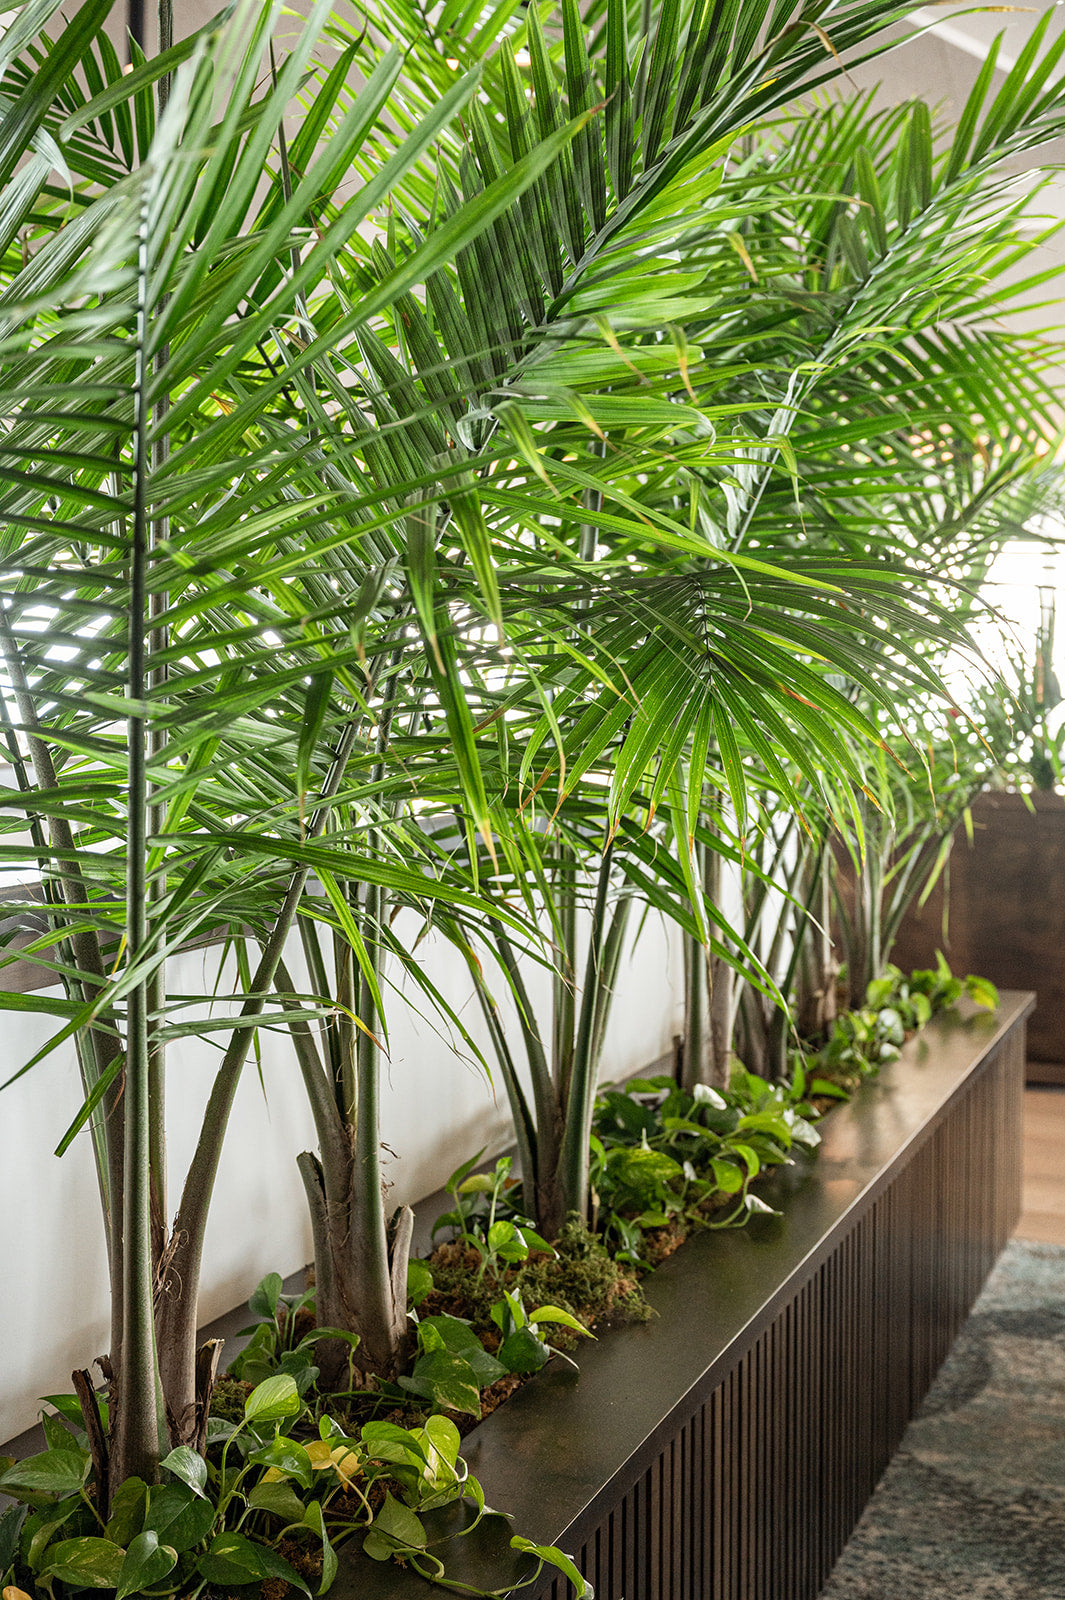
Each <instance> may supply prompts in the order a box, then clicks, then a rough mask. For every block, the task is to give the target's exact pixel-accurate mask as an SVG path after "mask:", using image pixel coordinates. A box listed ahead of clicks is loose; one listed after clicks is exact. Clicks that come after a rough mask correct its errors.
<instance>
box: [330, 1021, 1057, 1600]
mask: <svg viewBox="0 0 1065 1600" xmlns="http://www.w3.org/2000/svg"><path fill="white" fill-rule="evenodd" d="M1031 1003H1032V1001H1031V996H1029V995H1022V994H1009V995H1006V996H1004V997H1003V1003H1002V1006H1001V1008H1000V1010H999V1012H998V1014H997V1016H995V1017H988V1016H985V1015H976V1016H974V1015H972V1013H971V1011H968V1010H966V1011H959V1012H957V1013H948V1014H946V1015H944V1016H943V1017H941V1018H939V1019H937V1020H936V1021H935V1022H934V1023H932V1024H931V1025H930V1026H929V1027H928V1028H927V1029H925V1030H924V1033H923V1034H922V1035H921V1036H919V1038H918V1039H916V1040H913V1041H911V1043H910V1044H909V1045H907V1047H906V1049H905V1051H904V1052H903V1057H902V1059H901V1060H900V1061H899V1062H898V1063H896V1064H895V1065H894V1066H893V1067H891V1068H888V1069H887V1070H886V1071H885V1072H884V1073H883V1074H882V1076H881V1078H880V1079H879V1080H877V1081H876V1082H873V1083H869V1084H867V1085H865V1086H864V1087H863V1089H862V1090H861V1091H860V1093H859V1095H858V1096H857V1097H856V1098H855V1100H854V1102H853V1103H852V1104H851V1105H849V1106H846V1107H844V1108H841V1109H840V1110H838V1111H836V1112H834V1113H833V1115H832V1116H831V1117H830V1118H829V1119H828V1120H827V1122H826V1123H825V1125H824V1130H823V1131H824V1142H823V1146H822V1151H821V1153H820V1155H819V1157H817V1158H815V1159H813V1160H806V1159H803V1160H801V1161H799V1162H797V1163H796V1165H795V1166H794V1167H792V1168H790V1169H788V1170H787V1171H785V1172H783V1173H781V1174H779V1175H778V1177H777V1179H775V1180H774V1183H775V1188H776V1194H775V1200H776V1203H777V1204H779V1205H781V1207H782V1208H783V1211H784V1215H783V1217H782V1218H781V1219H780V1220H779V1221H775V1220H773V1219H769V1220H768V1223H767V1225H763V1226H762V1227H761V1228H759V1229H758V1230H757V1231H756V1232H755V1233H754V1236H753V1237H752V1236H751V1235H750V1232H748V1234H746V1235H742V1236H741V1235H737V1234H707V1235H703V1236H702V1237H701V1238H699V1239H696V1240H694V1241H692V1242H691V1243H690V1244H688V1245H687V1246H685V1247H684V1249H683V1250H681V1251H680V1252H678V1254H677V1255H676V1256H675V1257H673V1258H672V1259H671V1260H670V1261H669V1262H667V1263H666V1264H665V1265H664V1266H663V1267H662V1268H660V1269H659V1271H658V1272H656V1273H655V1274H654V1276H653V1278H652V1279H651V1280H650V1281H649V1285H648V1293H649V1298H650V1299H651V1301H652V1303H653V1304H654V1305H655V1306H656V1309H657V1310H658V1312H659V1317H658V1318H657V1319H656V1320H655V1321H654V1322H652V1323H650V1324H648V1325H646V1326H643V1327H639V1328H630V1329H626V1330H625V1331H623V1332H621V1333H615V1334H611V1335H609V1336H608V1337H606V1338H604V1339H603V1340H602V1342H601V1343H599V1344H598V1345H596V1346H595V1347H594V1348H592V1349H589V1350H586V1351H585V1353H584V1354H583V1360H582V1365H581V1371H580V1374H579V1376H578V1375H576V1374H574V1373H571V1372H569V1371H567V1370H564V1369H563V1370H554V1368H549V1369H548V1370H547V1371H545V1372H544V1373H543V1374H541V1375H540V1377H539V1378H537V1379H536V1380H535V1381H534V1382H533V1383H531V1384H529V1385H528V1386H527V1387H526V1388H525V1389H523V1390H522V1391H521V1392H520V1393H519V1394H518V1395H516V1396H515V1398H514V1399H513V1400H512V1401H510V1402H509V1403H508V1404H507V1405H506V1406H504V1407H503V1408H501V1410H500V1411H498V1412H496V1413H495V1414H494V1415H493V1416H492V1417H491V1418H489V1420H488V1422H486V1423H484V1424H482V1426H481V1427H480V1428H479V1429H478V1430H477V1431H476V1433H475V1434H474V1435H472V1436H471V1438H470V1439H469V1440H468V1441H467V1455H468V1458H469V1460H470V1463H471V1466H472V1468H473V1470H474V1471H475V1472H476V1473H477V1475H478V1476H479V1477H480V1478H481V1481H482V1483H483V1484H484V1487H485V1490H486V1493H487V1496H488V1501H489V1504H491V1505H494V1506H502V1507H505V1508H506V1509H507V1511H509V1512H511V1513H512V1514H513V1519H514V1526H515V1528H517V1529H518V1530H520V1531H521V1532H522V1533H524V1534H526V1535H528V1536H530V1537H533V1538H536V1539H538V1540H540V1541H542V1542H550V1543H555V1544H559V1545H561V1546H562V1547H563V1548H564V1549H566V1550H568V1551H569V1552H571V1553H573V1554H575V1555H576V1556H577V1557H578V1565H580V1566H581V1568H582V1570H583V1571H585V1572H586V1573H587V1575H588V1577H589V1578H590V1579H591V1581H592V1582H593V1584H594V1585H595V1590H596V1595H597V1596H598V1600H783V1597H787V1600H814V1597H815V1596H816V1595H817V1593H818V1591H819V1589H820V1588H821V1586H822V1584H823V1582H824V1580H825V1578H826V1576H827V1574H828V1572H829V1571H830V1570H831V1567H832V1565H833V1563H834V1562H835V1560H836V1558H837V1557H838V1555H839V1553H840V1551H841V1550H842V1548H843V1545H844V1544H845V1542H846V1540H847V1538H848V1536H849V1534H850V1532H851V1530H852V1529H853V1527H854V1524H855V1523H856V1521H857V1519H858V1517H859V1516H860V1514H861V1511H862V1508H863V1506H864V1505H865V1502H866V1500H867V1499H868V1497H869V1495H870V1493H871V1492H872V1489H873V1487H874V1485H875V1483H876V1481H877V1479H878V1477H879V1475H880V1473H881V1472H882V1470H883V1468H884V1467H885V1465H886V1464H887V1461H888V1460H889V1458H890V1456H891V1454H892V1453H893V1451H894V1450H895V1448H896V1446H897V1444H898V1441H899V1439H900V1437H901V1435H902V1431H903V1429H904V1428H905V1426H906V1423H907V1421H908V1420H909V1418H910V1417H911V1416H912V1415H913V1413H914V1412H915V1410H916V1408H917V1407H918V1405H919V1404H920V1402H921V1399H922V1398H923V1396H924V1394H925V1393H926V1391H927V1389H928V1387H929V1385H930V1383H931V1381H932V1378H933V1376H934V1375H935V1372H936V1370H937V1368H938V1367H939V1365H940V1363H941V1362H942V1360H943V1358H944V1356H945V1355H946V1353H947V1350H948V1349H949V1347H950V1344H951V1342H952V1340H953V1339H954V1337H955V1335H956V1333H957V1331H958V1329H959V1327H960V1325H961V1323H962V1321H963V1320H964V1318H965V1316H966V1314H967V1313H968V1310H969V1308H970V1307H971V1305H972V1303H973V1301H974V1299H975V1298H976V1296H977V1294H978V1293H979V1290H980V1287H981V1285H982V1284H983V1282H984V1279H985V1278H986V1276H987V1273H988V1271H989V1270H990V1268H991V1266H992V1264H993V1262H994V1260H995V1258H996V1257H997V1255H998V1254H999V1252H1000V1251H1001V1249H1002V1247H1003V1246H1004V1244H1005V1243H1006V1240H1007V1239H1008V1238H1009V1235H1010V1233H1011V1231H1012V1229H1013V1227H1014V1225H1015V1222H1016V1219H1017V1216H1018V1215H1019V1212H1020V1183H1021V1172H1020V1117H1021V1089H1022V1084H1023V1072H1024V1059H1025V1052H1024V1032H1025V1018H1026V1016H1027V1014H1028V1011H1029V1010H1030V1008H1031ZM460 1544H461V1545H462V1546H463V1547H464V1548H463V1549H462V1550H461V1552H460V1553H459V1555H458V1556H457V1558H456V1559H455V1560H454V1562H453V1563H452V1564H451V1565H450V1566H449V1572H450V1573H451V1575H452V1576H454V1577H455V1578H458V1579H461V1580H463V1581H466V1582H472V1583H475V1584H478V1585H479V1586H482V1587H491V1586H495V1585H498V1584H500V1583H501V1582H505V1581H508V1573H511V1572H513V1571H514V1568H513V1565H512V1562H513V1557H511V1556H510V1554H509V1552H508V1551H507V1549H506V1539H505V1537H504V1536H503V1534H502V1532H501V1529H500V1527H499V1524H498V1523H497V1524H496V1525H495V1527H494V1528H490V1529H488V1530H486V1531H485V1533H484V1536H483V1537H482V1535H481V1530H478V1531H477V1532H476V1533H475V1534H474V1535H473V1536H472V1537H471V1538H470V1539H467V1540H462V1541H460ZM565 1592H566V1590H565V1585H564V1584H562V1583H561V1582H557V1583H551V1582H547V1583H545V1584H543V1585H540V1586H538V1587H537V1588H536V1589H534V1590H525V1591H524V1593H525V1594H526V1595H527V1596H529V1597H530V1600H532V1597H533V1596H535V1597H536V1600H562V1597H563V1595H564V1594H565ZM335 1593H336V1596H337V1600H351V1597H354V1596H355V1595H356V1594H357V1595H358V1597H359V1600H383V1597H385V1596H388V1597H389V1600H415V1596H421V1597H422V1600H424V1594H425V1589H424V1587H423V1586H422V1585H421V1584H420V1583H419V1582H418V1580H415V1579H410V1578H408V1577H407V1576H405V1575H401V1574H398V1573H397V1572H396V1571H395V1570H394V1569H392V1570H383V1569H381V1568H376V1567H374V1566H373V1564H371V1563H369V1562H367V1561H366V1560H365V1559H364V1558H362V1557H361V1555H359V1554H358V1553H357V1552H351V1553H349V1554H348V1555H347V1556H346V1557H345V1559H344V1561H343V1569H342V1574H341V1577H340V1579H339V1580H338V1588H337V1590H336V1591H335Z"/></svg>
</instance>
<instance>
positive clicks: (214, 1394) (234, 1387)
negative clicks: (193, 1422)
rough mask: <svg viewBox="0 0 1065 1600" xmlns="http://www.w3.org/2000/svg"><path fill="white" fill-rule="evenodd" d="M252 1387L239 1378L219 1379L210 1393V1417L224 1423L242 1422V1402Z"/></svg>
mask: <svg viewBox="0 0 1065 1600" xmlns="http://www.w3.org/2000/svg"><path fill="white" fill-rule="evenodd" d="M252 1388H253V1385H252V1384H250V1383H245V1382H243V1380H242V1379H240V1378H219V1379H218V1381H217V1382H216V1384H215V1386H214V1389H213V1390H212V1391H211V1415H212V1417H222V1418H223V1420H224V1421H226V1422H243V1421H244V1402H245V1400H246V1399H247V1398H248V1396H249V1395H250V1394H251V1391H252Z"/></svg>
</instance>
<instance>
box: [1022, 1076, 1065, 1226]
mask: <svg viewBox="0 0 1065 1600" xmlns="http://www.w3.org/2000/svg"><path fill="white" fill-rule="evenodd" d="M1021 1205H1022V1214H1021V1220H1020V1222H1018V1224H1017V1228H1016V1232H1015V1237H1016V1238H1018V1239H1032V1240H1035V1242H1036V1243H1038V1244H1065V1086H1062V1087H1060V1088H1059V1087H1055V1088H1035V1089H1026V1090H1025V1091H1024V1190H1023V1198H1022V1202H1021Z"/></svg>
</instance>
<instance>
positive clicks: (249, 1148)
mask: <svg viewBox="0 0 1065 1600" xmlns="http://www.w3.org/2000/svg"><path fill="white" fill-rule="evenodd" d="M419 954H420V955H421V956H423V957H424V960H425V962H426V964H427V969H428V970H429V971H430V973H431V975H432V978H433V981H434V982H435V983H436V984H437V985H438V986H439V987H440V989H441V990H442V991H443V992H444V993H445V994H446V995H447V997H448V999H449V1001H450V1002H451V1004H452V1005H453V1006H454V1007H455V1009H456V1010H460V1009H461V1014H462V1018H463V1021H464V1023H465V1024H466V1026H467V1027H468V1028H469V1030H470V1032H471V1034H473V1035H474V1037H475V1038H477V1039H478V1041H479V1043H480V1044H481V1047H482V1048H483V1049H484V1050H485V1054H486V1055H487V1054H488V1050H487V1039H486V1037H485V1033H484V1027H483V1023H482V1021H481V1018H480V1012H479V1008H478V1007H477V1005H476V1002H475V1001H474V999H473V997H472V995H471V994H470V992H469V978H468V974H467V973H466V969H465V966H464V963H463V962H462V960H461V958H460V957H459V956H458V955H457V954H456V953H455V952H454V951H453V950H451V949H450V948H449V947H448V946H447V945H446V944H444V943H442V942H440V941H437V942H436V943H435V944H434V943H433V942H431V941H427V942H426V944H425V945H423V946H422V947H421V949H420V951H419ZM293 967H294V968H295V969H296V970H298V965H297V962H296V961H295V960H294V961H293ZM213 975H214V968H213V964H212V957H211V952H210V951H206V952H202V953H194V954H190V955H185V956H182V957H180V958H178V960H176V961H175V962H174V963H173V966H172V969H171V982H172V985H173V988H174V989H175V990H178V991H183V992H185V993H195V992H197V990H202V989H205V988H209V987H210V985H211V984H212V982H213ZM294 981H296V982H299V981H300V980H299V979H298V978H296V977H295V973H294ZM529 981H530V986H531V987H532V988H533V989H534V990H539V991H541V992H542V991H543V989H544V988H545V981H544V979H543V977H542V976H541V975H540V974H539V973H530V978H529ZM504 992H505V990H504V985H503V984H502V982H501V983H500V985H499V997H500V1000H501V1003H502V1000H503V996H504ZM682 993H683V976H682V964H681V956H680V948H679V942H678V940H677V937H676V934H675V933H669V932H667V931H666V930H664V929H663V927H662V926H661V924H660V923H658V922H657V921H656V920H653V919H651V920H649V921H648V924H647V927H646V929H645V931H644V933H643V935H642V937H641V939H640V941H639V943H638V945H637V946H636V949H635V950H634V951H633V952H631V953H630V955H629V958H628V960H627V961H623V964H622V970H621V973H620V976H619V982H618V986H617V996H616V1002H615V1012H614V1017H613V1020H612V1023H611V1027H610V1031H609V1035H608V1042H607V1048H606V1051H605V1059H604V1072H605V1075H606V1076H620V1075H623V1074H625V1073H629V1072H632V1071H635V1070H637V1069H638V1068H640V1067H642V1066H644V1065H646V1064H647V1063H649V1062H650V1061H652V1060H654V1059H655V1058H656V1057H657V1056H659V1055H661V1054H662V1053H663V1052H665V1051H666V1050H668V1049H669V1045H670V1040H671V1038H672V1035H673V1034H674V1033H675V1032H677V1031H679V1027H680V1020H679V1019H680V1011H681V997H682ZM419 1004H420V1007H421V1009H422V1010H423V1011H424V1010H425V1002H424V1001H419ZM389 1013H390V1028H391V1032H390V1041H389V1042H390V1061H389V1063H388V1064H387V1065H386V1068H385V1072H384V1085H383V1096H382V1102H383V1103H382V1116H381V1135H382V1139H383V1141H384V1143H385V1145H386V1146H388V1147H389V1150H390V1151H392V1152H395V1154H394V1155H388V1156H387V1166H386V1173H387V1177H388V1180H389V1181H390V1182H391V1183H392V1184H393V1188H392V1190H391V1193H390V1200H391V1201H392V1202H393V1203H395V1204H399V1203H401V1202H403V1201H416V1200H418V1199H419V1198H420V1197H422V1196H423V1195H426V1194H430V1193H432V1192H433V1190H435V1189H437V1188H439V1187H440V1186H441V1185H442V1184H443V1183H444V1181H445V1180H446V1178H447V1177H448V1176H449V1174H450V1173H451V1172H452V1171H454V1169H455V1167H456V1166H458V1165H459V1163H460V1162H462V1161H464V1160H466V1159H467V1158H468V1157H469V1156H471V1155H473V1154H474V1152H475V1151H477V1150H478V1149H480V1148H481V1146H482V1145H484V1146H487V1154H488V1156H489V1157H492V1156H495V1155H496V1154H498V1153H499V1151H501V1150H502V1149H503V1148H505V1146H506V1145H507V1144H508V1143H509V1142H510V1135H509V1132H508V1122H507V1107H506V1097H505V1095H504V1093H503V1090H502V1086H501V1085H499V1088H498V1094H496V1093H495V1092H494V1091H493V1089H492V1087H491V1086H490V1085H489V1084H488V1082H487V1081H486V1079H485V1076H484V1073H483V1072H482V1071H481V1069H480V1068H479V1067H477V1066H476V1065H475V1064H473V1063H472V1062H470V1061H467V1060H463V1059H462V1058H461V1056H460V1055H459V1054H458V1053H456V1051H455V1050H453V1049H452V1048H451V1046H450V1044H449V1042H448V1041H447V1039H446V1038H442V1037H441V1036H440V1034H439V1033H438V1032H436V1031H434V1029H433V1027H432V1026H430V1025H429V1024H428V1023H427V1022H426V1021H420V1020H419V1019H418V1018H417V1017H416V1016H415V1015H414V1014H413V1013H412V1012H411V1011H410V1010H409V1009H408V1008H406V1007H405V1006H404V1005H403V1004H402V1002H401V1001H400V1000H399V999H396V1000H394V1001H393V1002H392V1004H391V1005H390V1007H389ZM54 1028H55V1024H54V1023H53V1022H52V1021H51V1020H50V1019H48V1018H44V1017H36V1016H26V1015H22V1014H19V1013H16V1012H5V1013H3V1014H0V1038H2V1039H3V1046H2V1049H0V1074H2V1077H3V1078H6V1077H9V1076H10V1075H11V1074H12V1073H13V1072H15V1071H17V1070H18V1068H19V1067H20V1066H21V1065H22V1063H23V1062H24V1061H26V1060H27V1059H28V1058H29V1057H30V1056H32V1055H33V1054H34V1052H35V1050H37V1049H38V1048H39V1047H40V1045H41V1044H42V1043H43V1042H44V1040H45V1039H46V1038H48V1037H49V1035H50V1033H51V1032H52V1031H54ZM508 1032H510V1034H511V1035H512V1037H513V1039H514V1047H515V1049H516V1050H517V1049H518V1048H519V1046H520V1040H519V1039H518V1038H517V1037H516V1032H517V1030H516V1025H515V1024H514V1022H513V1018H512V1019H511V1023H510V1027H509V1029H508ZM262 1056H263V1082H262V1085H260V1082H259V1077H258V1074H257V1072H256V1070H255V1065H254V1063H249V1065H248V1066H247V1067H246V1068H245V1072H244V1077H243V1081H242V1083H241V1086H240V1089H239V1091H238V1095H237V1102H236V1105H235V1106H234V1110H233V1116H232V1120H231V1123H230V1128H229V1134H228V1137H227V1141H226V1145H225V1148H224V1152H223V1156H222V1165H221V1170H220V1172H219V1178H218V1186H217V1190H216V1194H215V1201H214V1205H213V1209H212V1213H211V1220H210V1223H209V1225H208V1230H207V1239H206V1246H205V1261H204V1274H203V1284H202V1296H201V1320H202V1321H209V1320H210V1319H211V1318H212V1317H215V1316H218V1315H220V1314H221V1313H222V1312H223V1311H227V1310H229V1309H230V1307H232V1306H235V1305H238V1304H239V1303H240V1302H241V1301H243V1300H245V1299H246V1298H247V1296H248V1295H249V1293H250V1292H251V1290H252V1289H253V1288H254V1287H255V1284H256V1283H257V1282H258V1281H259V1279H260V1278H261V1277H262V1276H263V1274H264V1273H265V1272H269V1271H278V1272H281V1273H282V1274H288V1273H290V1272H293V1271H295V1270H296V1269H297V1268H299V1267H301V1266H302V1265H303V1264H304V1263H305V1262H306V1261H307V1260H308V1259H309V1257H310V1230H309V1227H308V1225H307V1218H306V1208H305V1205H304V1200H303V1191H302V1186H301V1184H300V1181H299V1177H298V1174H297V1171H296V1166H295V1158H296V1155H297V1154H298V1153H299V1151H301V1150H304V1149H308V1148H313V1147H314V1135H313V1127H312V1123H311V1119H310V1116H309V1114H308V1112H307V1107H306V1103H305V1101H304V1097H303V1091H302V1088H301V1085H300V1080H299V1075H298V1073H297V1071H296V1067H295V1062H294V1059H293V1057H292V1052H291V1047H290V1045H289V1044H288V1043H287V1040H286V1038H285V1036H284V1035H282V1034H279V1033H266V1034H264V1035H263V1036H262ZM216 1062H217V1052H216V1051H214V1050H213V1049H212V1048H211V1047H209V1046H206V1045H204V1044H203V1043H200V1042H197V1041H195V1040H183V1041H181V1042H180V1043H179V1044H177V1045H174V1046H172V1050H171V1056H170V1065H169V1067H168V1082H167V1119H168V1136H169V1148H168V1168H169V1181H170V1184H171V1196H170V1212H171V1214H172V1213H173V1210H174V1207H175V1206H176V1203H177V1198H178V1194H179V1186H180V1182H181V1178H182V1175H183V1173H184V1171H185V1170H186V1167H187V1165H188V1160H189V1157H190V1156H191V1154H192V1151H193V1149H194V1146H195V1141H196V1136H197V1133H198V1129H199V1123H200V1118H201V1116H202V1111H203V1107H204V1104H205V1102H206V1100H207V1096H208V1094H209V1092H210V1086H211V1081H212V1075H213V1071H214V1066H215V1064H216ZM80 1100H81V1090H80V1084H79V1080H78V1073H77V1067H76V1064H75V1059H74V1053H73V1050H72V1049H64V1050H60V1051H57V1052H56V1054H55V1055H54V1056H51V1057H49V1058H48V1059H47V1060H45V1061H44V1062H42V1063H41V1064H39V1065H38V1066H36V1067H34V1068H33V1069H32V1070H31V1071H30V1072H29V1073H27V1074H26V1076H25V1077H24V1078H22V1079H20V1080H19V1081H18V1082H17V1083H15V1084H13V1085H12V1086H11V1087H10V1088H8V1089H6V1090H4V1092H3V1093H2V1094H0V1219H2V1222H0V1284H3V1290H4V1293H3V1300H2V1302H0V1304H2V1307H3V1309H2V1311H0V1338H2V1343H3V1362H2V1366H0V1441H3V1440H5V1439H8V1438H12V1437H13V1436H14V1435H16V1434H18V1433H20V1432H22V1430H23V1429H25V1428H28V1427H29V1426H31V1424H32V1423H33V1422H35V1421H36V1418H37V1397H38V1396H39V1395H42V1394H48V1393H54V1392H57V1391H68V1390H69V1388H70V1374H71V1371H72V1370H73V1369H74V1368H75V1367H84V1366H88V1365H89V1364H90V1363H91V1361H92V1360H93V1359H94V1357H95V1356H97V1355H99V1354H100V1353H102V1352H103V1351H104V1350H106V1348H107V1289H106V1283H107V1277H106V1258H105V1252H104V1244H103V1233H102V1228H101V1224H100V1219H99V1206H98V1200H97V1190H96V1180H95V1175H94V1171H93V1165H92V1154H91V1149H90V1146H89V1141H88V1136H87V1135H82V1136H80V1137H79V1138H78V1139H77V1141H76V1142H75V1144H74V1145H73V1147H72V1148H71V1150H70V1151H69V1152H68V1153H67V1154H66V1155H65V1156H64V1157H63V1158H62V1159H61V1160H57V1159H56V1157H55V1156H54V1155H53V1154H52V1151H53V1150H54V1148H55V1145H56V1144H57V1143H58V1141H59V1139H60V1137H61V1135H62V1134H63V1132H64V1130H65V1128H66V1127H67V1125H68V1123H69V1122H70V1120H71V1118H72V1116H73V1115H74V1112H75V1111H76V1109H77V1107H78V1105H79V1103H80Z"/></svg>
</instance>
